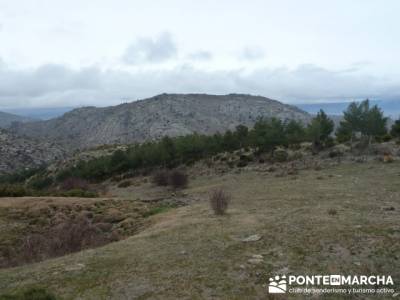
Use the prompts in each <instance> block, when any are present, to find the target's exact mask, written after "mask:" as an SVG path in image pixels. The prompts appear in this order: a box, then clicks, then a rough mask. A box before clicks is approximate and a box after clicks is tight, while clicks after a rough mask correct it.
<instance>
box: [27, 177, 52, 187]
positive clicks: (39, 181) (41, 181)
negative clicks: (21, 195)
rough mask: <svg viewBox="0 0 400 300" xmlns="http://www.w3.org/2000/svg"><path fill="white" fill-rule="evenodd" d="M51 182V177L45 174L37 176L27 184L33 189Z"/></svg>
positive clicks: (47, 185) (49, 184)
mask: <svg viewBox="0 0 400 300" xmlns="http://www.w3.org/2000/svg"><path fill="white" fill-rule="evenodd" d="M52 184H53V178H51V177H48V176H45V177H42V176H37V177H34V178H33V179H32V180H30V181H29V186H30V187H32V188H34V189H35V190H42V189H45V188H47V187H49V186H51V185H52Z"/></svg>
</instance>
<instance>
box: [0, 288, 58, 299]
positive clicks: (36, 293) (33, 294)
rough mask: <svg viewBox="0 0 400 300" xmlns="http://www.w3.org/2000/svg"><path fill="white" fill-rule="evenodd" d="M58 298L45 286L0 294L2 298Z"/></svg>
mask: <svg viewBox="0 0 400 300" xmlns="http://www.w3.org/2000/svg"><path fill="white" fill-rule="evenodd" d="M56 299H57V298H56V297H55V296H54V295H53V294H51V293H50V292H48V291H47V290H45V289H43V288H29V289H27V290H24V291H21V292H18V293H14V294H5V295H0V300H56Z"/></svg>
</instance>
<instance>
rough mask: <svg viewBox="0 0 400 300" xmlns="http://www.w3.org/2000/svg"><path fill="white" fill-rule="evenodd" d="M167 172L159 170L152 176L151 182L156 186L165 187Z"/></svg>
mask: <svg viewBox="0 0 400 300" xmlns="http://www.w3.org/2000/svg"><path fill="white" fill-rule="evenodd" d="M168 173H169V172H168V171H167V170H160V171H157V172H156V173H154V174H153V178H152V182H153V183H154V184H155V185H158V186H167V185H168V183H169V182H168V177H169V174H168Z"/></svg>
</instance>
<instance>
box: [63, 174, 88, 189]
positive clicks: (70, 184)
mask: <svg viewBox="0 0 400 300" xmlns="http://www.w3.org/2000/svg"><path fill="white" fill-rule="evenodd" d="M88 188H89V184H88V182H87V181H86V180H84V179H81V178H77V177H69V178H67V179H65V180H64V181H63V182H62V184H61V189H63V190H66V191H68V190H75V189H80V190H87V189H88Z"/></svg>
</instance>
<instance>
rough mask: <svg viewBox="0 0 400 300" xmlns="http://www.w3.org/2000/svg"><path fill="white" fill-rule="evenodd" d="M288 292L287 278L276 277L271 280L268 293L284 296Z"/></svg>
mask: <svg viewBox="0 0 400 300" xmlns="http://www.w3.org/2000/svg"><path fill="white" fill-rule="evenodd" d="M286 290H287V282H286V276H285V275H283V276H278V275H277V276H275V277H270V278H269V284H268V292H269V293H270V294H284V293H286Z"/></svg>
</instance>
